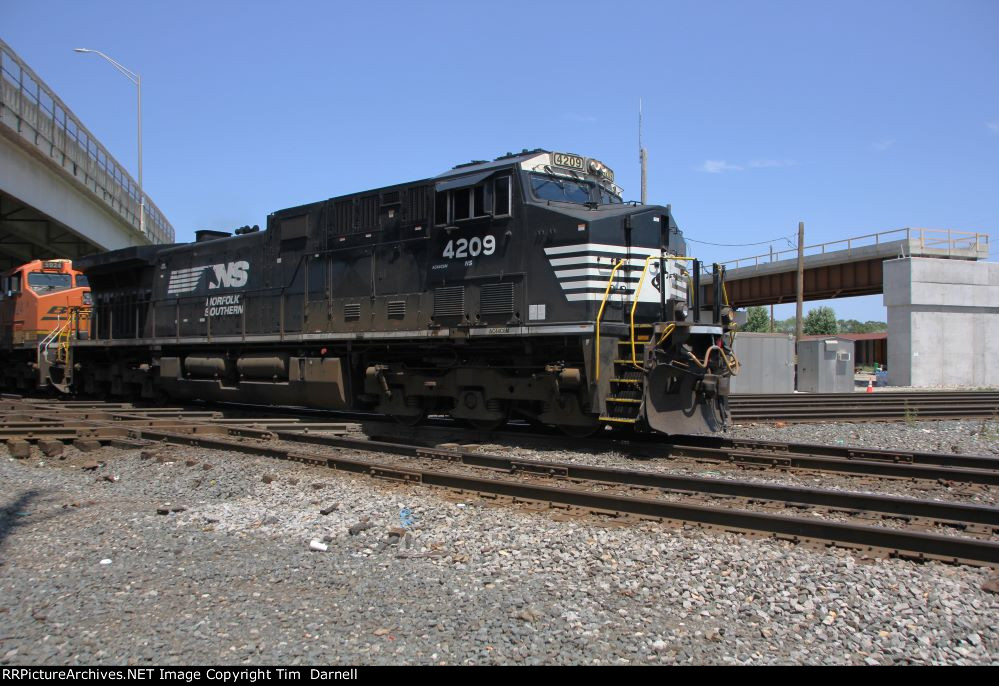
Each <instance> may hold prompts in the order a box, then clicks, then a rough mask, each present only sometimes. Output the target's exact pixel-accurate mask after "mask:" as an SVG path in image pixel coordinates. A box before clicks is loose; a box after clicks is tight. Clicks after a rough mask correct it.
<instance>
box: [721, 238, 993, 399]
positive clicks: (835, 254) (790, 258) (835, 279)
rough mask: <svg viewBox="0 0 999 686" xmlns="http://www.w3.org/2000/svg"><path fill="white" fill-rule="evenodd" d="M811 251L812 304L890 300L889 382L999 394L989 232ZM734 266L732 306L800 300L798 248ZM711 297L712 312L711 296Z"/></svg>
mask: <svg viewBox="0 0 999 686" xmlns="http://www.w3.org/2000/svg"><path fill="white" fill-rule="evenodd" d="M804 252H805V258H804V299H805V300H825V299H828V298H838V297H845V296H854V295H870V294H876V293H883V294H884V304H885V307H886V308H887V310H888V342H887V356H888V382H889V384H891V385H898V386H919V387H932V386H999V365H996V364H994V362H993V358H994V352H993V351H992V347H993V343H992V342H993V341H995V340H996V339H997V337H999V264H996V263H990V262H985V261H984V260H986V259H987V258H988V255H989V236H988V234H983V233H971V232H967V231H954V230H950V229H898V230H896V231H886V232H883V233H876V234H870V235H867V236H860V237H858V238H848V239H845V240H841V241H834V242H831V243H821V244H818V245H812V246H808V247H806V248H805V249H804ZM725 266H726V267H727V269H726V282H727V289H728V297H729V302H730V303H731V304H732V305H734V306H736V307H750V306H753V305H768V304H778V303H789V302H795V299H796V297H797V269H798V251H797V249H794V250H785V251H781V252H779V253H774V254H773V255H770V254H766V255H757V256H755V257H749V258H743V259H741V260H735V261H733V262H728V263H726V265H725ZM703 281H704V279H702V282H703ZM702 297H704V298H705V299H706V302H707V303H709V304H710V303H711V299H710V298H711V292H710V289H704V290H702Z"/></svg>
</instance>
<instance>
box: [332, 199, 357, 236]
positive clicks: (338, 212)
mask: <svg viewBox="0 0 999 686" xmlns="http://www.w3.org/2000/svg"><path fill="white" fill-rule="evenodd" d="M353 230H354V201H353V200H337V201H336V202H334V203H333V234H334V235H336V236H343V235H345V234H348V233H351V232H353Z"/></svg>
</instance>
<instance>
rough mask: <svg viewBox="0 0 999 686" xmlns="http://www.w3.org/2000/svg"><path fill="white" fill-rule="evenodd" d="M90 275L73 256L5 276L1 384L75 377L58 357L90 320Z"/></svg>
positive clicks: (61, 385)
mask: <svg viewBox="0 0 999 686" xmlns="http://www.w3.org/2000/svg"><path fill="white" fill-rule="evenodd" d="M90 306H91V299H90V287H89V284H88V283H87V277H86V276H84V275H83V273H82V272H79V271H76V270H74V269H73V263H72V262H70V261H69V260H62V259H60V260H44V261H43V260H35V261H34V262H28V263H27V264H23V265H21V266H20V267H17V268H15V269H11V270H10V271H7V272H4V273H3V274H2V275H0V386H6V387H14V388H18V389H21V390H31V389H33V388H36V387H39V386H42V387H44V386H47V385H50V384H51V385H53V386H55V387H56V388H58V389H60V390H65V387H67V386H68V385H69V382H70V378H69V376H68V374H67V371H66V370H65V369H62V368H60V365H58V364H57V362H59V361H60V359H61V356H65V355H66V354H67V350H68V346H69V341H70V339H71V338H86V337H87V334H88V331H89V323H90Z"/></svg>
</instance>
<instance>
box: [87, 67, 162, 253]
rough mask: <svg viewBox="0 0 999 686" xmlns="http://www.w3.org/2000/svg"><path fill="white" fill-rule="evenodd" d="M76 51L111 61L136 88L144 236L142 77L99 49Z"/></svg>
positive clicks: (141, 216)
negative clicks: (137, 95)
mask: <svg viewBox="0 0 999 686" xmlns="http://www.w3.org/2000/svg"><path fill="white" fill-rule="evenodd" d="M74 50H75V51H76V52H92V53H94V54H95V55H100V56H101V57H103V58H104V59H105V60H107V61H108V62H110V63H111V65H112V66H113V67H114V68H115V69H117V70H118V72H119V73H121V75H122V76H124V77H125V78H126V79H128V80H129V81H131V82H132V83H134V84H135V87H136V90H137V91H138V94H139V126H138V130H139V232H140V233H141V234H142V235H143V236H145V235H146V194H145V193H143V191H142V77H141V76H139V75H138V74H136V73H135V72H134V71H132V70H131V69H127V68H125V67H124V66H122V65H121V64H120V63H119V62H117V61H116V60H113V59H111V58H110V57H108V56H107V55H105V54H104V53H103V52H101V51H100V50H91V49H89V48H74Z"/></svg>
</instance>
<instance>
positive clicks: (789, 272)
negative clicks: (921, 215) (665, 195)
mask: <svg viewBox="0 0 999 686" xmlns="http://www.w3.org/2000/svg"><path fill="white" fill-rule="evenodd" d="M804 252H805V260H804V262H805V265H804V266H805V274H804V277H805V279H804V280H805V290H804V299H805V300H827V299H830V298H840V297H847V296H855V295H875V294H878V293H883V292H884V267H883V263H884V261H885V260H894V259H898V258H906V257H930V258H938V259H940V258H943V259H952V260H984V259H987V258H988V256H989V236H988V234H984V233H972V232H968V231H954V230H952V229H896V230H894V231H884V232H881V233H874V234H869V235H866V236H858V237H856V238H847V239H844V240H840V241H831V242H829V243H819V244H817V245H810V246H806V247H805V250H804ZM724 266H725V281H726V284H727V288H728V298H729V302H730V303H731V304H732V305H734V306H736V307H752V306H754V305H779V304H780V303H789V302H795V300H796V298H797V292H798V291H797V288H798V286H797V270H798V251H797V249H796V248H795V249H792V250H782V251H780V252H776V253H773V254H769V253H767V254H764V255H756V256H753V257H745V258H742V259H739V260H733V261H731V262H726V263H725V264H724ZM704 296H705V298H707V300H706V302H707V303H711V293H710V289H706V290H705V292H704Z"/></svg>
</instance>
